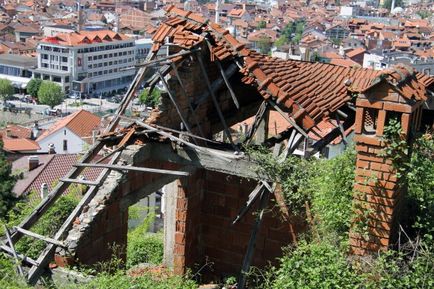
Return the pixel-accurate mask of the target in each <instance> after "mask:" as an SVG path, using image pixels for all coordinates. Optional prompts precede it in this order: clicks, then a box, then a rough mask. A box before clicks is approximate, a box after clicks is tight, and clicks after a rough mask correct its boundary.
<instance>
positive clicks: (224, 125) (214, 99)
mask: <svg viewBox="0 0 434 289" xmlns="http://www.w3.org/2000/svg"><path fill="white" fill-rule="evenodd" d="M196 58H197V60H198V62H199V66H200V71H201V73H202V76H203V78H204V80H205V83H206V86H207V88H208V92H209V94H210V95H211V99H212V102H213V104H214V107H215V109H216V110H217V114H218V116H219V118H220V122H221V123H222V125H223V131H224V133H225V135H226V137H227V138H228V140H229V142H230V143H231V145H232V146H233V148H234V150H235V151H238V148H237V147H236V146H235V144H234V142H233V140H232V135H231V132H230V130H229V127H228V125H227V123H226V120H225V118H224V116H223V113H222V111H221V109H220V105H219V103H218V101H217V97H216V96H215V93H214V91H213V90H212V87H211V83H210V82H209V78H208V75H207V74H206V70H205V66H204V64H203V61H202V57H201V55H200V54H199V55H196Z"/></svg>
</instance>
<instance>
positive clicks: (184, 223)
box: [173, 170, 203, 274]
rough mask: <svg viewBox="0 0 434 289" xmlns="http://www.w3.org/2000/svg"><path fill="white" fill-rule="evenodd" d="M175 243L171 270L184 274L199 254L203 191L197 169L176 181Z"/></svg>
mask: <svg viewBox="0 0 434 289" xmlns="http://www.w3.org/2000/svg"><path fill="white" fill-rule="evenodd" d="M176 183H177V186H178V191H177V198H176V221H175V245H174V251H173V271H174V273H175V274H184V273H185V270H186V269H187V268H189V267H191V266H193V265H194V264H195V263H197V261H199V258H200V256H201V254H200V251H201V249H200V242H199V238H200V233H201V232H200V231H201V209H200V208H201V200H202V192H203V171H202V170H198V171H196V172H195V173H194V174H192V175H191V176H189V177H188V178H182V179H180V180H177V181H176Z"/></svg>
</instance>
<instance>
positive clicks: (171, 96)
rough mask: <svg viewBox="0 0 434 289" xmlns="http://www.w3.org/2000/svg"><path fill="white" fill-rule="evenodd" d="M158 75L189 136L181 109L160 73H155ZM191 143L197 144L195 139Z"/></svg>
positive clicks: (188, 128)
mask: <svg viewBox="0 0 434 289" xmlns="http://www.w3.org/2000/svg"><path fill="white" fill-rule="evenodd" d="M157 73H158V75H159V76H160V79H161V81H162V82H163V86H164V88H165V89H166V90H167V94H168V95H169V98H170V100H171V101H172V103H173V105H174V106H175V109H176V112H177V113H178V115H179V118H180V119H181V121H182V123H183V124H184V125H185V128H186V129H187V131H188V133H189V134H193V133H192V132H191V128H190V125H189V124H188V122H187V120H186V119H185V117H184V115H183V114H182V111H181V109H180V108H179V105H178V103H177V102H176V98H175V96H174V95H173V94H172V92H171V91H170V88H169V85H168V84H167V82H166V79H165V78H164V77H163V76H162V75H161V73H160V71H157ZM193 142H194V143H195V144H197V142H196V139H193Z"/></svg>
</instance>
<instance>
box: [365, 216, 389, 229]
mask: <svg viewBox="0 0 434 289" xmlns="http://www.w3.org/2000/svg"><path fill="white" fill-rule="evenodd" d="M367 224H368V226H370V227H376V228H380V229H383V230H390V229H391V227H392V226H391V223H390V222H382V221H379V220H374V219H369V220H368V221H367Z"/></svg>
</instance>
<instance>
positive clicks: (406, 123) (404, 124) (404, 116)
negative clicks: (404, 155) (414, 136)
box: [401, 113, 410, 135]
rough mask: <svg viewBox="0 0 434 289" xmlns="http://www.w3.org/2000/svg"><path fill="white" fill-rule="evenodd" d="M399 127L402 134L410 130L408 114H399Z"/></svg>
mask: <svg viewBox="0 0 434 289" xmlns="http://www.w3.org/2000/svg"><path fill="white" fill-rule="evenodd" d="M401 127H402V131H403V132H404V134H406V135H408V134H409V132H410V114H408V113H403V114H402V116H401Z"/></svg>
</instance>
